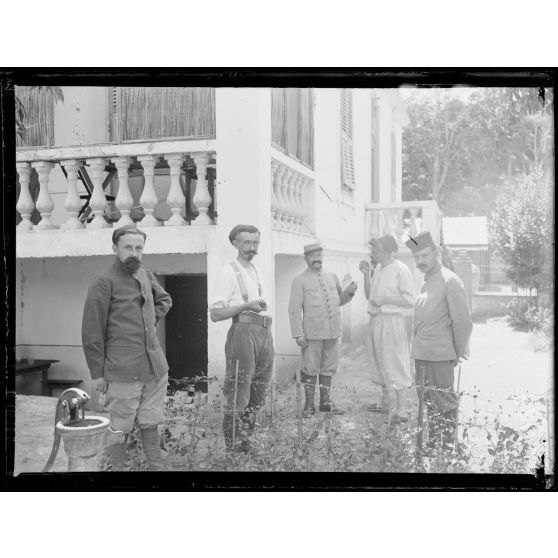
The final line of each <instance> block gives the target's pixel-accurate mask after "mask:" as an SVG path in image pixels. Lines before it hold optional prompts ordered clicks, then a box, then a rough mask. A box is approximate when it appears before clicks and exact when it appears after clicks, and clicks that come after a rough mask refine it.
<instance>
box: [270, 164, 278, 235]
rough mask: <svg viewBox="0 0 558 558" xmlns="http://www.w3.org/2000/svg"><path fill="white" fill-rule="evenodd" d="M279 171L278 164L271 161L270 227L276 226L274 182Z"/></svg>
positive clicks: (276, 209) (276, 208)
mask: <svg viewBox="0 0 558 558" xmlns="http://www.w3.org/2000/svg"><path fill="white" fill-rule="evenodd" d="M278 170H279V163H278V162H277V161H274V160H272V161H271V226H273V227H275V226H277V211H278V201H277V196H276V194H275V181H276V180H277V178H276V175H277V171H278Z"/></svg>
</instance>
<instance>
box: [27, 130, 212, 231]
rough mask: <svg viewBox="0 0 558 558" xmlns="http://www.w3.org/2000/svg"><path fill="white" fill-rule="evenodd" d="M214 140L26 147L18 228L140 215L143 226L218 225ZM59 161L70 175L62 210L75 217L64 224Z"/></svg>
mask: <svg viewBox="0 0 558 558" xmlns="http://www.w3.org/2000/svg"><path fill="white" fill-rule="evenodd" d="M211 141H212V140H202V141H200V140H196V141H181V140H179V141H160V142H139V143H127V144H97V145H92V146H79V147H65V148H52V149H40V150H29V149H21V150H18V152H17V158H16V160H17V163H16V168H17V173H18V177H19V184H20V193H19V197H18V201H17V204H16V209H17V211H18V212H19V214H20V215H21V221H20V223H19V224H18V226H17V230H18V232H24V233H31V232H36V231H41V230H51V229H58V228H59V229H60V230H62V231H75V230H79V229H83V228H86V229H104V228H110V227H120V226H122V225H126V224H130V223H133V222H136V223H137V224H138V225H139V226H141V227H160V226H165V227H173V226H174V227H176V226H186V225H188V224H190V225H193V226H199V225H201V226H207V225H210V224H212V222H213V220H212V217H213V216H214V215H215V211H214V210H215V204H214V199H213V197H214V178H215V176H214V174H215V173H214V170H213V169H215V167H216V154H215V152H214V150H213V149H211V147H212V144H211ZM57 165H58V166H60V168H61V169H62V170H63V172H64V174H65V176H66V180H67V191H66V195H65V199H64V202H63V206H64V209H65V211H63V212H62V213H63V214H64V216H65V217H67V218H66V219H65V221H64V222H60V223H55V222H54V221H53V219H52V213H53V210H54V209H55V201H54V200H53V196H52V195H51V191H50V189H49V182H50V178H51V173H52V170H53V169H54V168H55V167H56V166H57ZM33 172H36V173H37V176H38V183H39V191H38V196H33V195H32V192H31V189H30V183H31V178H32V173H33ZM80 183H81V184H80ZM109 185H110V188H109ZM80 189H81V195H80ZM212 194H213V196H212ZM34 197H36V200H34ZM60 209H62V208H61V207H60ZM37 212H38V220H37ZM33 216H34V218H33V219H32V217H33ZM33 221H35V223H34V222H33Z"/></svg>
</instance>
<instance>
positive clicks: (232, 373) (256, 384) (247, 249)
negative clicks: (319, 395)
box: [209, 225, 275, 452]
mask: <svg viewBox="0 0 558 558" xmlns="http://www.w3.org/2000/svg"><path fill="white" fill-rule="evenodd" d="M229 240H230V242H231V244H232V245H233V246H234V247H235V248H236V249H237V252H238V254H237V257H236V260H234V261H233V262H231V263H230V264H227V265H226V266H225V267H223V269H222V270H221V273H220V274H219V276H218V277H217V281H216V283H215V287H214V290H213V294H212V296H211V299H210V305H209V311H210V316H211V320H212V321H214V322H219V321H222V320H229V319H231V318H232V325H231V327H230V329H229V332H228V334H227V341H226V343H225V357H226V374H225V384H224V387H223V393H224V394H225V398H226V408H225V416H224V418H223V431H224V434H225V444H226V446H227V449H228V450H236V449H237V448H235V447H233V432H234V433H235V434H234V439H235V440H238V439H239V438H240V439H241V444H240V447H239V448H238V449H240V450H241V451H244V452H246V451H248V450H249V448H250V441H249V438H250V435H251V434H252V431H253V430H254V425H255V423H256V413H257V411H258V410H259V409H260V408H261V406H262V405H263V404H264V402H265V396H266V393H267V390H268V388H269V384H270V382H271V375H272V371H273V359H274V356H275V353H274V350H273V338H272V336H271V316H270V315H269V314H268V313H267V303H266V302H265V292H264V289H263V286H262V283H261V279H260V278H261V273H260V271H259V270H258V268H257V267H256V266H255V265H254V264H253V263H252V260H253V258H254V256H255V255H256V254H257V253H258V247H259V245H260V231H259V230H258V229H257V228H256V227H254V226H252V225H237V226H236V227H234V228H233V229H232V230H231V232H230V234H229ZM237 370H238V377H237V378H236V372H237ZM237 434H239V435H240V436H238V435H237ZM235 445H236V444H235Z"/></svg>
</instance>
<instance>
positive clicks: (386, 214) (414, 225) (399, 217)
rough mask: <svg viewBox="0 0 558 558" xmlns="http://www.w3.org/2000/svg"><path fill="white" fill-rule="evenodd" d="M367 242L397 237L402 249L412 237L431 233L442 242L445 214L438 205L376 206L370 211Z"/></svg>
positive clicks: (400, 203) (433, 202)
mask: <svg viewBox="0 0 558 558" xmlns="http://www.w3.org/2000/svg"><path fill="white" fill-rule="evenodd" d="M366 214H367V239H370V238H374V237H376V238H377V237H379V236H382V235H386V234H390V235H393V236H394V237H395V238H396V239H397V241H398V243H399V244H400V245H403V244H404V242H405V241H406V240H408V238H409V236H414V235H416V234H418V233H419V232H421V231H429V232H430V234H431V235H432V239H433V240H434V242H436V243H439V242H440V227H441V219H442V214H441V212H440V210H439V208H438V204H437V203H436V202H435V201H410V202H391V203H374V204H369V205H368V206H367V207H366Z"/></svg>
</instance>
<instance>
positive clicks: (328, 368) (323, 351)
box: [302, 338, 339, 376]
mask: <svg viewBox="0 0 558 558" xmlns="http://www.w3.org/2000/svg"><path fill="white" fill-rule="evenodd" d="M302 362H303V366H304V370H303V372H304V373H305V374H308V376H318V375H322V376H333V375H334V374H335V372H337V366H338V365H339V338H335V339H307V340H306V347H303V348H302Z"/></svg>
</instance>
